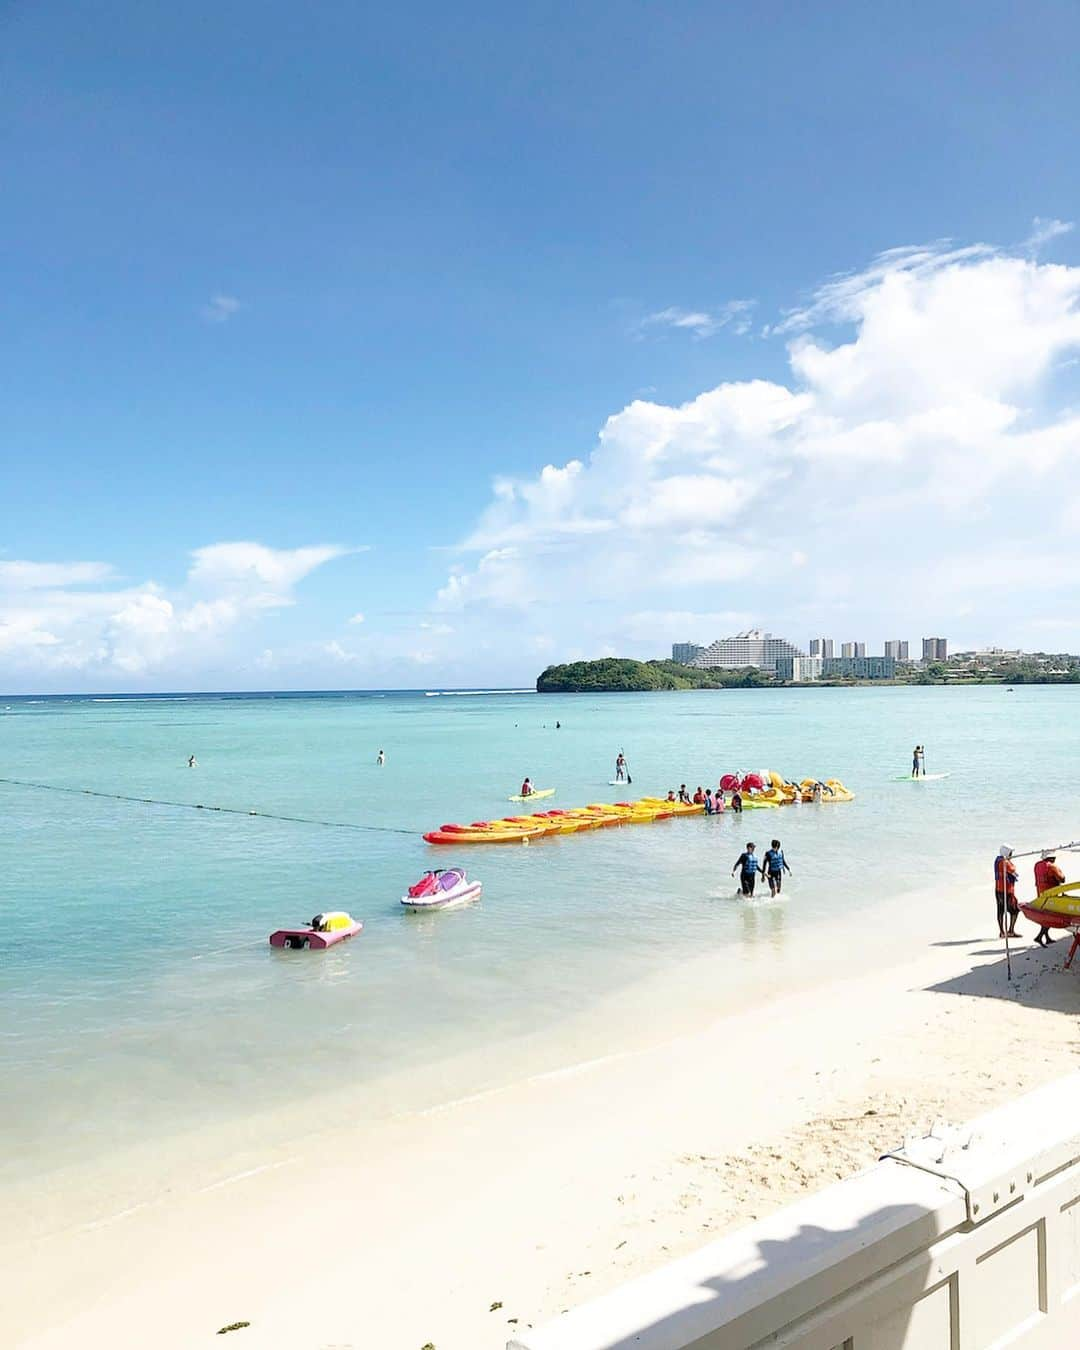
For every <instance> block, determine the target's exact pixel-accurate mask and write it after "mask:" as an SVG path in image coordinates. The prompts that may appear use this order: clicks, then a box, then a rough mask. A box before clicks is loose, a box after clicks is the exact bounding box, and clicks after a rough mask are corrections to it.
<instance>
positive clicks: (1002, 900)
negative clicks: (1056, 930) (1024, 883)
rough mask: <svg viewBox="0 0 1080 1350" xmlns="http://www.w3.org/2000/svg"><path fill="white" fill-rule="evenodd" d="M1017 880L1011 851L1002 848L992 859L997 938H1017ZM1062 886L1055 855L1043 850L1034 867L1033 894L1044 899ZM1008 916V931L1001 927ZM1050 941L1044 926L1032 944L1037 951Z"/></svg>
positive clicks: (1061, 872)
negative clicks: (1034, 943)
mask: <svg viewBox="0 0 1080 1350" xmlns="http://www.w3.org/2000/svg"><path fill="white" fill-rule="evenodd" d="M1019 880H1020V873H1019V872H1018V871H1017V868H1016V863H1014V862H1013V851H1012V849H1011V848H1009V846H1008V844H1002V846H1001V847H1000V848H999V849H998V855H997V857H996V858H995V859H994V900H995V902H996V905H997V922H998V937H1000V938H1004V937H1011V938H1018V937H1020V934H1019V933H1018V932H1017V931H1016V921H1017V919H1018V918H1019V917H1020V902H1019V900H1018V899H1017V898H1016V883H1017V882H1018V881H1019ZM1064 884H1065V873H1064V872H1063V871H1062V870H1061V868H1060V867H1059V866H1058V865H1057V854H1056V853H1054V852H1052V851H1051V850H1049V849H1048V850H1046V852H1044V853H1043V854H1042V855H1041V856H1040V858H1039V860H1038V862H1037V863H1036V864H1035V893H1036V896H1040V895H1045V893H1046V892H1047V891H1050V890H1053V888H1054V887H1055V886H1063V885H1064ZM1006 914H1007V915H1008V916H1009V927H1008V929H1006V927H1005V916H1006ZM1053 940H1054V939H1053V938H1052V937H1051V936H1050V929H1049V928H1047V927H1046V926H1045V924H1044V925H1043V926H1042V927H1041V928H1040V929H1039V931H1038V932H1037V933H1036V934H1035V941H1036V942H1037V943H1038V944H1039V946H1041V947H1048V946H1049V945H1050V943H1051V942H1053Z"/></svg>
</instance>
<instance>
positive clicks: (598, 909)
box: [0, 686, 1080, 1184]
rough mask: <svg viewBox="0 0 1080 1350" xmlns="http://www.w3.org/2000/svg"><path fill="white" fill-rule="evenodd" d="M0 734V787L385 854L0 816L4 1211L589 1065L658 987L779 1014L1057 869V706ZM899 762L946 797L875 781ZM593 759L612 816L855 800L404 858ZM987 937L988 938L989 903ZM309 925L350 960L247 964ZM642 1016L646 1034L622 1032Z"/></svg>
mask: <svg viewBox="0 0 1080 1350" xmlns="http://www.w3.org/2000/svg"><path fill="white" fill-rule="evenodd" d="M0 707H3V709H4V711H3V713H2V715H0V746H2V755H3V759H2V764H3V768H2V770H0V776H2V777H3V778H5V779H26V780H32V781H34V782H38V783H46V784H51V785H54V786H57V787H73V788H79V789H93V790H94V791H96V792H103V793H109V792H112V793H118V794H122V795H126V796H135V797H147V798H158V799H165V800H168V801H173V802H184V803H190V804H196V803H201V804H202V805H203V806H204V808H208V807H212V806H215V805H217V806H228V807H234V808H237V809H238V810H239V811H240V812H242V813H243V812H246V811H249V810H253V809H254V810H259V811H267V812H278V813H281V814H284V815H294V816H305V817H312V818H315V819H320V820H326V821H335V822H346V823H354V824H359V823H362V824H365V825H373V826H381V827H386V829H387V831H388V832H385V833H384V832H380V831H376V830H371V831H367V830H364V831H360V830H354V829H342V828H334V827H332V826H329V825H325V826H324V825H310V824H304V823H298V822H289V821H282V820H275V819H268V818H264V817H261V816H248V815H246V814H238V815H230V814H221V813H217V812H213V811H211V810H208V809H203V810H189V809H183V808H181V807H174V806H158V805H148V804H137V803H131V802H125V801H116V800H112V799H110V798H107V797H96V796H88V795H83V794H82V793H78V794H65V793H56V792H51V791H43V790H35V789H31V788H26V787H20V786H15V785H12V784H10V783H7V782H5V783H0V802H2V806H3V833H4V838H5V845H6V846H5V849H4V855H5V867H4V869H3V874H2V876H0V918H2V927H0V934H2V937H0V941H2V947H3V952H2V964H0V1060H2V1062H0V1068H2V1070H3V1080H2V1081H3V1082H4V1083H5V1084H6V1085H7V1087H6V1090H5V1097H6V1103H5V1110H4V1112H3V1113H2V1119H0V1143H2V1145H3V1149H2V1152H0V1158H2V1159H5V1160H6V1161H5V1162H3V1163H0V1184H3V1183H4V1182H12V1181H14V1179H15V1178H16V1177H17V1176H18V1175H20V1174H21V1175H23V1176H25V1174H26V1172H27V1169H28V1168H30V1169H33V1171H34V1172H35V1173H37V1174H38V1175H40V1176H41V1177H43V1178H47V1177H48V1175H49V1174H50V1172H51V1171H54V1170H56V1169H60V1168H64V1167H72V1166H78V1165H85V1164H95V1165H96V1164H97V1163H99V1162H100V1161H101V1160H103V1159H105V1158H107V1157H113V1156H116V1155H119V1154H122V1153H123V1151H124V1150H125V1149H126V1148H128V1147H133V1146H137V1145H141V1144H143V1143H145V1142H146V1141H147V1140H148V1139H153V1138H156V1137H165V1136H167V1135H178V1134H181V1133H183V1132H185V1131H198V1130H205V1129H212V1128H213V1127H215V1126H217V1125H221V1124H224V1123H226V1122H229V1123H231V1124H233V1125H234V1126H235V1124H236V1122H238V1121H249V1120H250V1121H255V1120H257V1119H258V1117H259V1115H260V1113H261V1112H273V1111H274V1110H277V1109H279V1108H281V1107H283V1106H287V1105H289V1106H295V1104H296V1103H298V1102H303V1103H305V1104H306V1105H307V1106H308V1107H309V1108H310V1113H311V1116H312V1119H313V1120H317V1121H322V1122H325V1123H329V1122H330V1121H331V1119H332V1118H333V1112H334V1110H335V1109H336V1108H335V1104H334V1103H335V1101H336V1100H337V1096H336V1094H339V1093H340V1092H341V1090H342V1089H343V1088H350V1089H351V1088H354V1087H364V1086H365V1085H366V1086H368V1087H370V1089H371V1090H370V1092H369V1093H368V1095H367V1096H366V1097H365V1098H364V1102H365V1105H364V1108H363V1109H364V1110H365V1111H367V1112H370V1113H371V1114H373V1115H375V1114H380V1115H385V1114H391V1113H393V1112H394V1111H396V1110H399V1109H402V1108H405V1107H411V1108H415V1107H424V1106H430V1105H432V1104H434V1103H436V1102H438V1101H440V1100H446V1099H448V1098H452V1097H454V1096H458V1095H461V1094H462V1093H466V1092H471V1091H476V1090H482V1089H483V1088H484V1087H485V1086H487V1085H489V1084H491V1083H496V1082H499V1081H505V1080H506V1079H508V1078H509V1077H512V1076H514V1075H517V1074H524V1073H528V1072H530V1071H533V1070H534V1069H538V1068H540V1069H547V1068H552V1067H556V1066H558V1065H559V1064H560V1063H566V1062H570V1061H572V1059H573V1058H574V1057H575V1056H580V1055H582V1054H589V1053H603V1052H605V1050H607V1049H610V1048H611V1047H612V1046H614V1045H615V1044H616V1043H617V1036H616V1029H615V1027H614V1026H613V1025H608V1024H607V1023H606V1022H605V1017H606V1016H607V1013H606V1011H605V1010H606V1009H607V1007H608V1003H607V1002H606V1001H605V1000H607V999H608V998H609V996H612V995H616V994H619V993H620V992H621V993H622V994H623V995H624V1004H623V1008H624V1012H625V1009H626V1008H627V1007H631V1008H632V1007H633V1006H634V1000H633V998H632V994H633V991H634V990H635V988H637V987H638V985H639V983H640V982H642V981H644V980H646V979H647V978H648V977H650V976H655V975H656V974H657V973H666V974H667V975H669V976H671V977H672V979H674V980H675V983H674V984H671V983H670V982H669V984H668V986H667V987H668V990H669V993H668V995H667V996H666V998H667V1001H668V1003H670V1001H671V995H670V990H671V989H675V990H676V991H677V990H678V988H679V986H678V983H677V981H678V975H679V972H680V971H681V970H683V969H685V970H686V971H687V972H691V971H696V969H697V967H696V966H695V964H694V958H696V957H699V956H701V955H702V954H704V953H712V954H714V955H715V957H716V963H719V964H715V963H714V965H713V967H712V969H714V970H717V969H719V970H720V971H721V972H727V973H726V974H722V975H721V977H720V978H718V979H717V980H716V984H715V987H711V986H707V987H702V986H701V984H700V982H696V980H695V982H694V983H693V984H692V985H691V984H690V980H691V978H693V977H691V976H690V975H689V973H688V982H687V985H686V987H685V990H684V991H683V994H681V995H679V996H678V1001H680V1002H685V1005H686V1008H687V1009H692V1012H693V1015H694V1016H695V1017H705V1016H708V1015H709V1013H710V1011H712V1010H714V1009H719V1008H720V1006H721V1005H722V1003H723V1002H724V1000H725V999H730V998H731V997H732V994H733V991H734V992H736V993H737V991H738V990H739V988H740V987H742V988H748V987H749V986H748V983H747V982H750V981H755V980H759V979H761V980H770V981H777V982H782V980H783V979H784V977H785V971H792V972H793V971H794V970H795V969H797V967H798V964H799V962H800V960H802V959H805V956H806V953H807V952H809V951H810V950H811V948H812V943H813V938H814V934H815V932H817V931H829V932H834V931H835V929H834V928H833V927H830V925H834V924H835V923H836V922H837V921H841V920H843V919H844V918H845V917H846V916H849V917H850V920H851V923H852V927H853V931H857V932H858V933H859V934H860V936H861V937H862V938H863V939H865V938H866V935H867V934H868V933H869V934H870V935H871V936H872V935H873V933H874V925H875V912H876V909H877V907H878V906H879V905H881V904H883V903H884V902H885V901H886V900H890V899H895V897H897V896H898V895H905V894H910V896H911V897H912V904H913V905H915V904H917V905H918V906H920V912H919V915H918V917H917V919H916V921H917V922H919V923H924V924H925V927H926V929H927V934H928V940H929V939H930V938H931V937H932V930H933V927H934V906H935V905H939V904H940V905H947V904H948V900H949V894H950V891H951V890H953V889H955V888H956V887H958V886H960V885H963V884H968V883H970V882H971V881H972V880H973V879H981V878H982V877H983V876H984V875H986V876H988V875H989V868H990V859H991V858H992V856H993V854H994V853H995V852H996V850H997V846H998V845H999V844H1000V843H1002V842H1007V843H1010V844H1012V845H1014V846H1015V847H1016V848H1018V849H1020V848H1024V847H1037V846H1039V845H1042V844H1045V843H1048V842H1056V841H1057V840H1058V839H1061V840H1064V839H1067V838H1071V837H1073V836H1074V835H1080V820H1078V819H1077V812H1076V798H1075V787H1074V785H1075V782H1076V771H1077V767H1078V765H1080V722H1078V719H1077V716H1076V713H1077V709H1078V707H1080V690H1078V689H1075V688H1072V687H1055V688H1049V687H1042V688H1022V687H1021V688H1017V690H1016V691H1015V693H1011V694H1010V693H1007V692H1006V691H1005V690H1004V689H1003V688H1000V687H995V686H987V687H976V688H966V689H949V688H911V689H901V688H887V689H886V688H883V689H872V688H860V689H850V690H827V689H792V690H777V691H772V690H768V691H757V690H746V691H741V690H740V691H722V692H712V691H701V692H692V693H686V694H648V695H608V696H584V695H583V696H538V695H529V694H514V695H508V694H507V695H486V696H474V697H460V696H452V695H444V696H442V697H438V698H430V697H425V696H424V695H423V694H420V693H397V694H395V693H387V694H346V695H289V696H252V697H246V696H212V695H211V696H176V697H173V698H169V699H162V698H146V699H116V700H101V699H59V698H56V699H37V700H24V699H19V700H17V699H7V700H3V701H0ZM556 720H559V721H561V723H562V728H561V729H560V730H556V729H555V722H556ZM916 741H920V742H923V743H924V744H925V745H926V747H927V767H928V768H929V769H930V770H931V771H935V770H937V771H946V770H947V771H949V772H950V775H951V776H950V777H949V778H947V779H943V780H940V781H937V782H933V783H927V784H920V785H911V784H908V783H904V782H896V781H895V775H896V774H897V773H903V771H904V770H905V769H906V768H907V766H908V764H909V763H910V751H911V747H912V745H913V744H914V743H915V742H916ZM380 748H383V749H385V751H386V754H387V763H386V764H385V766H383V767H381V768H379V767H377V766H376V763H375V757H376V753H377V751H378V750H379V749H380ZM620 748H622V749H624V750H625V753H626V755H627V757H628V759H629V762H630V767H631V770H632V773H633V777H634V784H633V794H634V795H639V794H646V793H648V794H662V793H663V792H665V791H666V790H667V788H669V787H675V788H677V787H678V785H679V784H680V783H681V782H686V783H687V784H688V785H689V787H690V788H691V790H693V788H694V787H696V786H697V785H698V784H699V783H701V784H703V785H704V784H708V783H711V784H713V785H715V783H716V781H717V778H718V777H719V775H720V774H721V773H724V772H727V771H729V770H731V771H735V770H746V769H752V768H761V767H766V766H768V767H773V768H776V769H778V770H779V771H780V772H782V773H785V774H790V775H795V776H798V777H803V776H822V777H831V776H835V777H839V778H841V779H843V780H844V781H845V782H846V783H847V784H848V785H849V786H850V787H851V788H852V789H853V790H854V791H855V792H856V794H857V800H856V801H855V802H854V803H851V804H849V805H844V804H839V805H835V806H825V807H812V806H800V807H794V808H786V809H783V810H780V811H758V812H747V813H746V814H744V816H743V817H742V820H741V822H739V821H736V820H734V819H733V818H732V817H731V815H730V814H728V815H726V816H725V817H723V818H721V819H717V820H704V819H702V820H697V819H692V820H673V821H668V822H662V823H657V824H655V825H651V826H639V827H626V828H621V829H611V830H600V831H593V832H589V833H587V834H584V835H578V836H568V837H564V838H556V839H549V840H541V841H538V842H535V843H533V844H531V845H529V846H501V847H497V848H493V847H472V848H462V849H460V850H457V851H454V850H450V849H445V848H441V849H436V848H432V847H431V846H428V845H426V844H424V843H423V842H422V840H421V839H420V837H419V836H420V833H421V832H422V831H423V830H425V829H428V828H431V827H433V826H437V825H439V824H441V823H443V822H444V821H454V820H458V821H470V820H474V819H479V818H483V817H491V816H495V815H500V814H508V813H512V812H513V811H514V810H515V809H516V808H514V807H513V806H511V805H510V804H509V803H508V802H507V800H506V799H507V797H508V796H509V795H510V794H511V793H513V792H515V791H516V790H517V788H518V786H519V784H520V782H521V779H522V778H523V777H524V776H525V774H528V775H530V776H531V778H532V779H533V782H534V783H536V784H537V785H538V786H555V787H557V789H558V793H557V796H556V797H555V798H554V800H553V801H551V802H546V803H544V805H545V806H548V805H562V806H569V805H578V804H584V803H586V802H592V801H604V800H611V799H612V797H613V796H614V795H615V792H616V790H614V789H611V788H609V787H608V786H607V780H608V779H609V778H610V777H611V776H612V767H613V763H614V758H615V754H616V752H617V751H618V750H619V749H620ZM192 753H194V754H195V755H196V756H197V757H198V767H197V768H195V769H190V770H189V769H188V768H187V765H186V761H187V756H188V755H189V754H192ZM390 831H402V833H394V832H390ZM773 833H776V834H778V835H779V836H780V837H781V838H782V840H783V843H784V847H785V850H786V853H787V856H788V859H789V861H790V863H791V866H792V868H793V869H794V877H793V878H792V879H791V881H790V882H789V883H788V885H789V889H788V892H787V894H786V896H785V898H784V900H783V901H781V902H779V903H777V904H770V903H768V902H766V903H764V904H757V905H755V906H753V907H747V906H745V905H742V904H741V903H740V902H738V901H737V900H736V899H735V897H734V882H733V881H732V880H731V878H730V870H731V867H732V864H733V863H734V860H735V858H736V856H737V854H738V853H739V851H740V850H741V848H742V845H743V843H744V842H745V840H746V839H750V838H754V839H756V840H757V842H758V843H759V847H764V846H766V845H767V842H768V839H769V838H770V837H771V836H772V834H773ZM450 863H464V864H465V865H466V866H467V867H468V868H469V870H470V872H471V873H472V874H474V875H476V876H479V877H480V878H481V879H482V880H483V883H484V896H483V899H482V900H481V901H480V902H479V903H478V904H476V905H473V906H471V907H469V908H467V909H463V910H459V911H453V912H449V913H446V914H434V915H410V914H407V913H406V912H404V910H403V909H402V907H401V906H400V904H399V903H398V898H399V896H400V895H401V894H402V892H403V890H404V889H405V888H406V886H407V885H408V884H409V883H410V882H412V881H413V880H415V879H416V878H417V876H418V875H419V874H420V872H421V871H422V870H423V869H424V868H425V867H428V866H433V865H441V866H445V865H449V864H450ZM1066 872H1067V873H1069V874H1070V875H1072V874H1073V870H1072V869H1071V868H1070V866H1069V862H1068V860H1066ZM1025 882H1026V874H1025ZM1029 893H1030V885H1026V886H1025V887H1022V894H1029ZM987 904H988V916H989V917H988V925H987V936H990V935H991V933H992V932H993V925H992V906H993V901H992V897H990V896H989V888H988V902H987ZM328 908H344V909H348V910H350V911H352V912H353V913H354V914H356V915H357V916H358V917H360V918H362V919H363V920H364V922H365V930H364V932H363V934H362V935H360V936H359V937H358V938H356V939H354V940H352V941H351V942H349V943H345V944H343V945H341V946H340V947H337V948H335V949H333V950H331V951H329V952H326V953H321V954H320V953H294V952H284V953H282V952H272V951H271V950H270V949H269V947H268V946H267V944H266V937H267V934H268V933H269V932H270V931H271V930H272V929H273V928H275V927H279V926H282V925H288V924H292V923H295V922H301V921H306V920H307V919H309V918H310V916H311V915H312V914H314V913H316V912H317V911H319V910H322V909H328ZM878 936H879V938H880V940H881V941H883V942H887V940H888V933H887V931H883V932H881V933H880V934H879V935H878ZM740 981H741V982H742V984H741V985H740ZM683 995H684V997H683ZM660 1011H661V1010H658V1009H651V1008H649V1007H648V1006H647V1004H642V1005H641V1007H640V1009H639V1012H640V1016H641V1019H642V1020H643V1022H647V1021H648V1019H649V1018H650V1017H651V1016H653V1015H654V1013H655V1014H657V1015H659V1012H660ZM663 1011H665V1012H668V1011H671V1009H670V1008H669V1007H668V1008H665V1009H664V1010H663ZM570 1026H573V1027H574V1028H575V1031H574V1035H573V1037H572V1038H570V1037H567V1036H564V1035H563V1034H562V1029H563V1028H567V1027H570ZM582 1026H585V1027H587V1028H588V1034H587V1035H586V1036H585V1037H584V1038H583V1037H582V1035H581V1030H580V1029H581V1027H582ZM478 1052H479V1053H478ZM355 1109H356V1107H355V1099H352V1104H351V1105H350V1107H349V1110H350V1111H354V1110H355ZM254 1128H255V1127H254V1126H253V1127H252V1129H253V1130H254Z"/></svg>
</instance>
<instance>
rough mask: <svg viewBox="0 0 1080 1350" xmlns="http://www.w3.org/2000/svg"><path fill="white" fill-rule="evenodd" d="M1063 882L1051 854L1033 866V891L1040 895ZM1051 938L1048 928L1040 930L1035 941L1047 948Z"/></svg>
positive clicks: (1063, 874) (1061, 873)
mask: <svg viewBox="0 0 1080 1350" xmlns="http://www.w3.org/2000/svg"><path fill="white" fill-rule="evenodd" d="M1064 880H1065V873H1064V872H1063V871H1062V870H1061V868H1060V867H1059V866H1058V865H1057V858H1056V856H1055V855H1054V854H1053V853H1044V854H1043V855H1042V857H1041V858H1040V859H1039V861H1038V862H1037V863H1036V864H1035V889H1036V891H1037V892H1038V893H1039V895H1042V894H1043V892H1044V891H1049V890H1053V888H1054V887H1055V886H1060V885H1061V884H1062V883H1063V882H1064ZM1053 940H1054V939H1053V938H1052V937H1051V936H1050V929H1049V928H1045V927H1044V928H1040V929H1039V931H1038V933H1036V935H1035V941H1036V942H1037V943H1039V945H1040V946H1042V947H1049V945H1050V944H1051V942H1053Z"/></svg>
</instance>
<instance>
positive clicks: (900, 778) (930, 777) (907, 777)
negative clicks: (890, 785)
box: [893, 773, 949, 783]
mask: <svg viewBox="0 0 1080 1350" xmlns="http://www.w3.org/2000/svg"><path fill="white" fill-rule="evenodd" d="M948 777H949V774H947V773H921V774H919V776H918V778H913V777H912V776H911V774H909V773H900V774H897V775H896V777H895V778H894V779H893V782H894V783H927V782H929V783H932V782H934V781H935V779H938V778H948Z"/></svg>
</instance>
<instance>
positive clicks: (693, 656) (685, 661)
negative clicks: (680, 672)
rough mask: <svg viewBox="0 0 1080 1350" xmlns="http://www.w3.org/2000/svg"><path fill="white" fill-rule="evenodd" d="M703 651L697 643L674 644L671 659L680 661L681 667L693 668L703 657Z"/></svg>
mask: <svg viewBox="0 0 1080 1350" xmlns="http://www.w3.org/2000/svg"><path fill="white" fill-rule="evenodd" d="M702 650H703V649H702V648H701V647H699V646H698V644H697V643H696V642H673V643H672V644H671V659H672V660H673V661H678V663H679V665H680V666H692V665H693V664H694V662H695V661H696V660H697V658H698V657H699V656H700V655H701V653H702Z"/></svg>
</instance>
